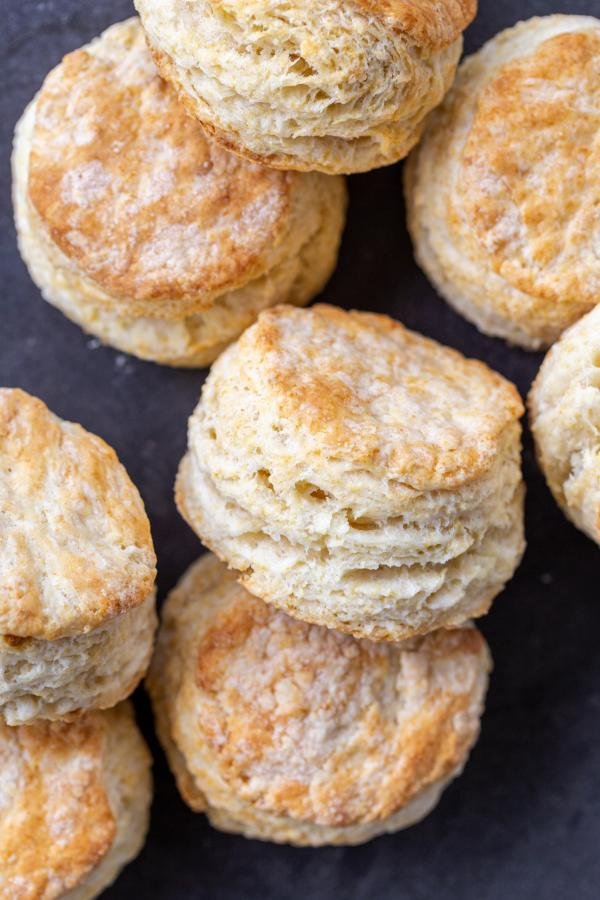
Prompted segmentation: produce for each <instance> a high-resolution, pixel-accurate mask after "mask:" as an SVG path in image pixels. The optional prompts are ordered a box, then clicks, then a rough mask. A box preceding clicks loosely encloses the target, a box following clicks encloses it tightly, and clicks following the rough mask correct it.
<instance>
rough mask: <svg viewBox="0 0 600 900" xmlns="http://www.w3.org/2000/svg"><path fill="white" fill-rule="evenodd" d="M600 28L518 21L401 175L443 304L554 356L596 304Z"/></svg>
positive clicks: (475, 66)
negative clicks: (553, 348)
mask: <svg viewBox="0 0 600 900" xmlns="http://www.w3.org/2000/svg"><path fill="white" fill-rule="evenodd" d="M599 108H600V20H598V19H594V18H592V17H589V16H566V15H552V16H546V17H543V18H533V19H530V20H528V21H526V22H520V23H519V24H518V25H516V26H514V27H513V28H509V29H507V30H505V31H503V32H501V33H500V34H498V35H496V37H494V38H493V39H492V40H491V41H488V43H487V44H485V45H484V46H483V47H482V49H481V50H479V51H478V52H477V53H475V54H474V55H473V56H470V57H469V58H468V59H466V60H465V61H464V62H463V63H462V64H461V66H460V68H459V71H458V75H457V78H456V81H455V83H454V85H453V87H452V89H451V90H450V91H449V93H448V94H447V96H446V98H445V100H444V102H443V103H442V104H441V106H440V107H439V108H438V109H437V110H435V111H434V112H433V113H432V114H431V116H430V117H429V118H428V120H427V125H426V129H425V133H424V136H423V139H422V141H421V143H420V144H419V146H418V147H417V148H416V149H415V150H414V152H413V153H412V154H411V156H410V158H409V160H408V161H407V164H406V166H405V194H406V201H407V212H408V227H409V230H410V232H411V235H412V239H413V244H414V248H415V253H416V256H417V259H418V261H419V263H420V265H421V266H422V268H423V269H424V271H425V273H426V274H427V276H428V277H429V278H430V279H431V281H432V282H433V284H434V285H435V287H436V288H437V290H438V291H439V292H440V294H441V295H442V296H443V297H444V298H445V299H446V300H447V301H448V302H449V303H450V304H451V305H452V306H454V307H455V308H456V310H457V311H458V312H460V313H461V314H462V315H464V316H465V317H466V318H467V319H469V320H470V321H472V322H473V323H474V324H475V325H476V326H477V327H478V328H479V329H480V330H481V331H483V332H484V333H486V334H490V335H496V336H499V337H503V338H505V339H506V340H508V341H510V342H511V343H514V344H519V345H521V346H523V347H525V348H527V349H533V350H535V349H539V348H543V347H547V346H549V345H550V344H551V343H553V342H554V341H555V340H557V338H558V337H559V336H560V334H561V333H562V332H563V331H564V329H565V328H567V327H568V326H569V325H571V324H572V323H573V322H575V321H576V320H577V319H578V318H580V316H582V315H584V314H585V313H586V312H588V311H589V310H590V309H591V308H592V307H593V306H595V305H596V303H598V301H599V300H600V259H599V257H598V254H597V252H596V251H595V249H594V248H595V243H596V242H597V235H598V234H599V233H600V212H599V210H600V187H599V185H600V143H599V140H598V136H599V134H600V130H599V125H598V114H597V111H598V109H599Z"/></svg>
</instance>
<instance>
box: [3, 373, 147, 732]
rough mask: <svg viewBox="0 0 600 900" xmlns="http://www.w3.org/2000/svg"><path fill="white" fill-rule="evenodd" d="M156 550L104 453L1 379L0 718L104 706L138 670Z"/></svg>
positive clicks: (17, 720) (15, 721) (138, 506)
mask: <svg viewBox="0 0 600 900" xmlns="http://www.w3.org/2000/svg"><path fill="white" fill-rule="evenodd" d="M155 564H156V557H155V555H154V549H153V546H152V538H151V535H150V526H149V523H148V518H147V516H146V513H145V510H144V506H143V503H142V500H141V498H140V496H139V494H138V492H137V490H136V488H135V487H134V485H133V484H132V483H131V481H130V479H129V476H128V475H127V473H126V471H125V469H124V468H123V466H122V465H121V464H120V463H119V461H118V459H117V457H116V454H115V452H114V450H112V449H111V448H110V447H108V445H107V444H105V443H104V441H102V440H101V439H100V438H98V437H96V436H95V435H92V434H90V433H89V432H87V431H85V430H84V429H83V428H82V427H81V426H80V425H75V424H73V423H71V422H64V421H62V420H61V419H59V418H58V417H57V416H55V415H53V414H52V413H51V412H50V411H49V410H48V408H47V407H46V406H45V405H44V403H42V401H41V400H38V399H37V398H35V397H31V396H30V395H29V394H26V393H25V392H24V391H21V390H18V389H10V388H0V717H4V719H5V720H6V721H7V722H8V724H9V725H19V724H23V723H25V722H29V721H31V720H32V719H34V718H38V717H42V718H51V719H54V718H64V717H66V716H68V715H70V714H72V713H75V712H79V711H81V710H83V709H85V708H89V707H105V706H111V705H113V704H114V703H116V702H117V701H118V700H121V699H123V698H124V697H125V696H127V694H129V693H130V692H131V691H132V690H133V689H134V687H135V685H136V684H137V682H138V681H139V680H140V678H141V677H142V676H143V675H144V673H145V670H146V668H147V664H148V661H149V657H150V654H151V652H152V643H153V637H154V631H155V627H156V614H155V611H154V595H153V585H154V578H155V575H156V568H155Z"/></svg>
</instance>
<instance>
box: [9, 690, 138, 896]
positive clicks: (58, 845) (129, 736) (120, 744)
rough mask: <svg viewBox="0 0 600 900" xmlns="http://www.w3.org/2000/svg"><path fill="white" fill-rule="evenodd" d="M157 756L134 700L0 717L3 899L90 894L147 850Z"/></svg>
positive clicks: (93, 894) (100, 890)
mask: <svg viewBox="0 0 600 900" xmlns="http://www.w3.org/2000/svg"><path fill="white" fill-rule="evenodd" d="M150 766H151V758H150V754H149V752H148V750H147V748H146V745H145V743H144V741H143V739H142V736H141V734H140V733H139V731H138V729H137V727H136V724H135V721H134V718H133V711H132V708H131V706H130V704H129V703H122V704H121V705H120V706H117V707H116V708H115V709H111V710H108V711H105V712H97V711H96V712H90V713H87V714H86V715H85V716H83V717H82V718H80V719H78V720H77V721H75V722H69V723H66V722H36V723H35V724H33V725H21V726H20V727H18V728H9V727H8V726H7V725H5V724H3V723H2V722H1V721H0V811H1V815H0V900H55V898H58V897H65V898H68V900H90V898H92V897H96V896H98V894H100V893H101V892H102V891H103V890H104V888H106V887H108V885H109V884H111V883H112V882H113V881H114V880H115V878H116V877H117V875H118V874H119V872H120V871H121V869H123V867H124V866H125V865H127V863H128V862H130V861H131V860H132V859H133V858H134V857H136V856H137V854H138V853H139V852H140V850H141V849H142V846H143V844H144V839H145V837H146V831H147V829H148V817H149V809H150V802H151V799H152V779H151V775H150Z"/></svg>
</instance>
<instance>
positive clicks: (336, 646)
mask: <svg viewBox="0 0 600 900" xmlns="http://www.w3.org/2000/svg"><path fill="white" fill-rule="evenodd" d="M488 667H489V657H488V655H487V650H486V647H485V644H484V642H483V640H482V638H481V637H480V635H479V634H478V632H476V631H475V630H474V629H472V628H467V629H464V630H459V631H454V632H438V633H436V634H435V635H430V636H429V637H427V638H424V639H422V640H415V641H412V642H410V643H409V644H405V645H403V646H399V645H394V644H386V645H381V644H373V643H370V642H368V641H355V640H354V639H353V638H350V637H347V636H344V635H342V634H339V633H337V632H334V631H329V630H327V629H322V628H318V627H315V626H309V625H307V624H305V623H301V622H297V621H296V620H294V619H291V618H289V617H288V616H286V615H285V614H283V613H281V612H277V611H275V610H273V609H272V608H271V607H269V606H267V605H266V604H264V603H262V602H261V601H260V600H258V599H256V598H255V597H252V596H251V595H249V594H248V593H246V592H245V591H244V590H243V589H242V588H240V587H239V586H238V585H236V583H235V579H234V576H233V575H232V574H231V573H228V572H227V571H226V569H225V567H224V566H223V565H222V564H220V563H218V562H217V560H216V559H215V558H214V557H211V556H208V557H203V558H202V559H201V560H199V561H198V562H197V563H196V564H195V565H194V566H192V567H191V569H190V570H189V571H188V573H187V574H186V575H185V576H184V578H183V579H182V580H181V582H180V583H179V585H178V586H177V588H176V589H175V591H173V593H172V594H171V596H170V597H169V599H168V601H167V604H166V606H165V612H164V619H163V624H162V627H161V633H160V637H159V642H158V648H157V653H156V655H155V658H154V661H153V664H152V668H151V671H150V675H149V678H148V685H149V689H150V692H151V695H152V700H153V704H154V709H155V714H156V717H157V727H158V729H159V734H160V736H161V740H162V741H163V743H164V745H165V748H166V750H167V754H168V756H169V760H170V762H171V764H172V766H173V768H174V770H175V774H176V777H177V779H178V784H179V787H180V790H181V791H182V793H183V796H184V799H186V801H187V802H188V803H189V804H190V805H191V806H192V808H194V809H198V810H206V811H207V813H208V815H209V817H210V818H211V821H213V823H214V824H216V825H217V827H222V828H224V829H225V830H233V831H237V832H241V833H243V834H246V835H248V836H254V837H260V838H262V839H269V840H276V841H287V842H290V843H297V844H312V845H315V846H316V845H319V844H324V843H339V844H343V843H359V842H361V841H364V840H368V839H369V838H370V837H373V836H375V835H376V834H381V833H383V832H385V831H391V830H396V829H398V828H400V827H405V826H406V825H408V824H411V823H412V822H414V821H416V820H417V819H418V818H421V816H422V815H425V814H426V812H427V811H429V809H430V808H431V807H432V806H433V805H434V804H435V802H436V800H437V797H438V796H439V793H440V792H441V790H442V789H443V787H444V785H445V784H446V783H447V781H448V780H450V779H451V778H452V777H453V776H454V775H456V774H457V772H458V771H459V770H460V769H461V768H462V766H463V764H464V762H465V760H466V756H467V754H468V751H469V749H470V747H471V745H472V743H473V741H474V740H475V738H476V736H477V733H478V730H479V717H480V714H481V709H482V703H483V697H484V693H485V687H486V682H487V677H486V674H487V669H488Z"/></svg>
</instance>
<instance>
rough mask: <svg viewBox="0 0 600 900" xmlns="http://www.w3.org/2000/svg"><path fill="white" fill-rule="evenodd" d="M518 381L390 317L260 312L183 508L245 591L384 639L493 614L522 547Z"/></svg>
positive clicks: (194, 453) (220, 365)
mask: <svg viewBox="0 0 600 900" xmlns="http://www.w3.org/2000/svg"><path fill="white" fill-rule="evenodd" d="M521 413H522V404H521V400H520V398H519V395H518V393H517V391H516V389H515V388H514V386H513V385H512V384H510V383H509V382H507V381H505V380H504V379H503V378H502V377H501V376H500V375H497V374H496V373H495V372H492V371H491V370H490V369H488V368H487V366H485V365H484V364H483V363H480V362H477V361H473V360H466V359H465V358H464V357H463V356H461V355H460V354H459V353H457V352H455V351H454V350H450V349H449V348H447V347H442V346H441V345H440V344H437V343H436V342H435V341H431V340H428V339H427V338H424V337H422V336H421V335H419V334H414V333H412V332H410V331H408V330H407V329H406V328H404V327H403V326H402V325H400V324H399V323H398V322H394V321H393V320H392V319H389V318H388V317H387V316H381V315H375V314H369V313H360V312H350V313H348V312H344V311H343V310H341V309H336V308H335V307H331V306H324V305H318V306H315V307H313V308H312V309H308V310H296V309H294V308H292V307H285V306H281V307H276V308H275V309H272V310H268V311H266V312H264V313H262V314H261V316H260V317H259V319H258V322H257V323H256V324H255V325H253V326H252V327H251V328H249V329H248V331H246V332H245V333H244V334H243V335H242V337H241V338H240V339H239V341H238V342H237V343H236V344H234V345H233V346H232V347H230V348H229V349H228V350H227V351H225V353H224V354H223V356H221V357H220V358H219V359H218V360H217V362H216V363H215V364H214V366H213V368H212V370H211V372H210V374H209V377H208V379H207V381H206V383H205V385H204V390H203V394H202V397H201V399H200V402H199V404H198V406H197V408H196V410H195V412H194V414H193V415H192V417H191V419H190V424H189V450H188V453H187V455H186V456H185V458H184V460H183V462H182V464H181V467H180V470H179V474H178V479H177V485H176V499H177V504H178V507H179V509H180V511H181V513H182V514H183V516H184V518H185V519H187V521H188V522H189V524H190V525H191V526H192V528H194V529H195V530H196V532H197V533H198V535H199V536H200V538H201V539H202V541H203V542H204V543H205V544H206V546H207V547H209V548H210V549H211V550H213V551H214V552H215V553H216V554H217V556H219V557H220V558H221V559H223V560H224V561H225V562H227V563H228V564H229V565H230V566H232V567H233V568H235V569H239V570H240V572H241V575H240V578H241V581H242V583H243V584H244V585H245V587H247V588H248V590H249V591H250V592H251V593H253V594H255V595H256V596H258V597H261V598H262V599H263V600H266V601H268V602H269V603H274V604H275V605H276V606H279V607H281V608H282V609H284V610H285V611H286V612H288V613H290V614H292V615H294V616H297V617H298V618H300V619H304V620H305V621H307V622H312V623H315V624H318V625H327V626H329V627H332V628H338V629H340V630H341V631H346V632H349V633H351V634H353V635H355V636H357V637H366V638H370V639H372V640H394V641H397V640H400V639H403V638H409V637H412V636H414V635H418V634H426V633H427V632H429V631H432V630H433V629H435V628H441V627H451V626H455V625H459V624H461V623H462V622H464V621H465V620H466V619H468V618H471V617H473V616H479V615H482V614H483V613H485V612H486V611H487V609H488V608H489V606H490V603H491V602H492V599H493V598H494V597H495V596H496V594H498V593H499V591H500V590H501V589H502V587H503V585H504V583H505V582H506V581H507V580H508V579H509V578H510V577H511V575H512V574H513V571H514V569H515V568H516V566H517V564H518V562H519V559H520V557H521V554H522V552H523V546H524V544H523V484H522V479H521V468H520V433H521V429H520V425H519V421H518V419H519V416H520V415H521Z"/></svg>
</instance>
